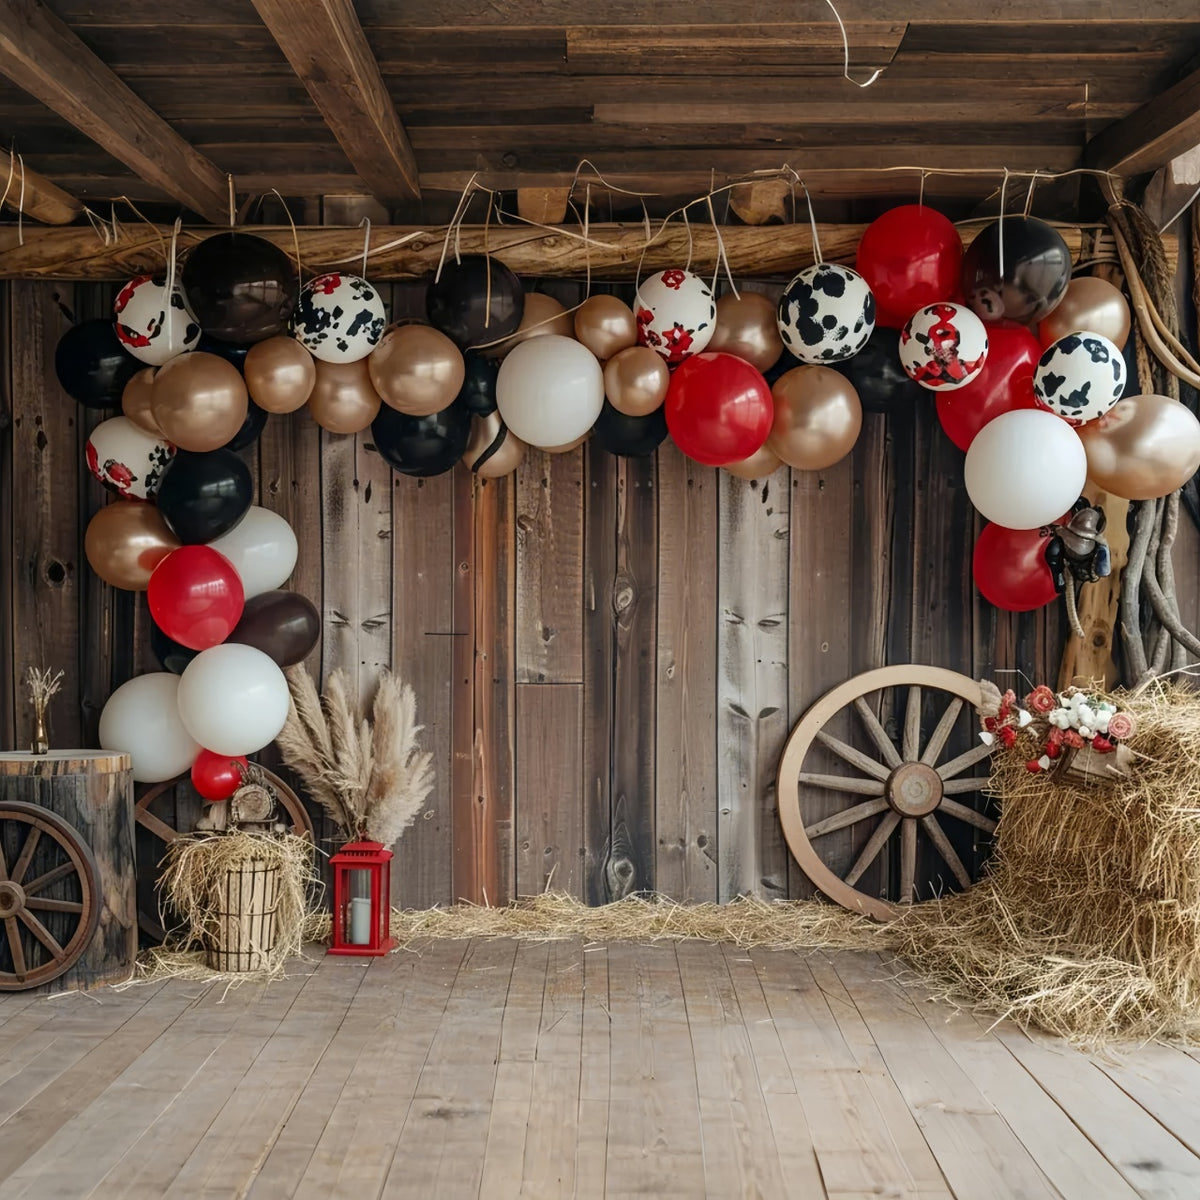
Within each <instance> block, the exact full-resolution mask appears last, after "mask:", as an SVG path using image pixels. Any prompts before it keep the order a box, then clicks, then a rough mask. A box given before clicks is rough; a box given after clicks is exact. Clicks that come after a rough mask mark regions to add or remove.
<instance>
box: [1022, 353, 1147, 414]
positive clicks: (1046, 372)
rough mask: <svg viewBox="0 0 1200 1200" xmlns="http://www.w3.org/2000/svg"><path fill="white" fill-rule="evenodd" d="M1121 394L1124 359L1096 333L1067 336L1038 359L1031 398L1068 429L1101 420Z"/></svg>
mask: <svg viewBox="0 0 1200 1200" xmlns="http://www.w3.org/2000/svg"><path fill="white" fill-rule="evenodd" d="M1124 391H1125V359H1124V358H1122V356H1121V351H1120V350H1118V349H1117V347H1116V346H1115V345H1114V344H1113V343H1112V342H1110V341H1109V340H1108V338H1106V337H1103V336H1102V335H1101V334H1098V333H1085V332H1078V333H1068V334H1067V336H1066V337H1062V338H1059V339H1058V341H1057V342H1054V343H1053V344H1052V345H1051V346H1050V347H1049V349H1048V350H1046V352H1045V353H1044V354H1043V355H1042V357H1041V358H1040V359H1038V365H1037V370H1036V371H1035V372H1034V375H1033V394H1034V395H1035V396H1036V397H1037V398H1038V402H1039V403H1040V404H1042V405H1043V406H1044V407H1046V408H1048V409H1050V411H1051V412H1056V413H1058V415H1059V416H1060V417H1063V418H1064V419H1065V420H1066V421H1068V422H1069V423H1070V424H1072V425H1082V424H1084V423H1085V422H1086V421H1094V420H1095V419H1096V418H1097V417H1102V416H1104V414H1105V413H1106V412H1108V410H1109V409H1110V408H1112V406H1113V405H1114V404H1116V402H1117V401H1118V400H1120V398H1121V394H1122V393H1123V392H1124Z"/></svg>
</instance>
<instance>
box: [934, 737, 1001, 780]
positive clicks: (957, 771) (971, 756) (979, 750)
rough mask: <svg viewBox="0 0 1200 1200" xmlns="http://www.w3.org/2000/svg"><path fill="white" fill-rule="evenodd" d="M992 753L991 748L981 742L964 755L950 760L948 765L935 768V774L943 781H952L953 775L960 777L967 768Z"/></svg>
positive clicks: (943, 764)
mask: <svg viewBox="0 0 1200 1200" xmlns="http://www.w3.org/2000/svg"><path fill="white" fill-rule="evenodd" d="M991 753H992V747H991V746H985V745H983V743H982V742H981V743H980V744H979V745H978V746H974V747H972V748H971V749H970V750H968V751H966V753H965V754H960V755H959V756H958V757H957V758H952V759H951V760H950V761H949V762H948V763H942V765H941V766H940V767H938V768H937V773H938V774H939V775H940V776H941V777H942V778H943V779H953V778H954V776H955V775H961V774H962V773H963V772H964V771H966V770H967V769H968V768H970V767H973V766H974V765H975V764H976V763H977V762H983V760H984V759H985V758H988V757H989V756H990V755H991Z"/></svg>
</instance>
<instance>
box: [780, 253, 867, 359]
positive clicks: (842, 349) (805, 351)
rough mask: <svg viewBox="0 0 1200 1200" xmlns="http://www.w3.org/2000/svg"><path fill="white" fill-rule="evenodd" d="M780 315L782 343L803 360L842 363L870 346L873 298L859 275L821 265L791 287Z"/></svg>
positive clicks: (831, 265) (837, 267)
mask: <svg viewBox="0 0 1200 1200" xmlns="http://www.w3.org/2000/svg"><path fill="white" fill-rule="evenodd" d="M777 316H778V319H779V336H780V337H781V338H783V344H784V345H785V346H786V347H787V348H788V350H790V351H791V353H792V354H794V355H795V356H796V357H797V358H798V359H800V361H801V362H806V363H835V362H842V361H843V360H844V359H847V358H851V357H853V356H854V355H855V354H857V353H858V352H859V351H860V350H861V349H862V348H863V347H864V346H865V345H866V344H867V339H868V338H869V337H870V336H871V333H872V331H873V330H874V328H875V296H874V293H873V292H872V291H871V289H870V287H869V286H868V285H867V281H866V280H865V279H864V278H863V277H862V276H861V275H860V274H859V273H858V272H857V271H852V270H850V268H849V267H839V266H837V265H836V264H834V263H817V264H816V265H815V266H812V267H809V268H808V269H807V270H806V271H801V272H800V274H799V275H797V276H796V278H795V279H793V280H792V282H791V283H789V284H788V285H787V289H786V291H784V293H783V295H782V296H781V297H780V299H779V311H778V314H777Z"/></svg>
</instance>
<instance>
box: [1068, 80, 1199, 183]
mask: <svg viewBox="0 0 1200 1200" xmlns="http://www.w3.org/2000/svg"><path fill="white" fill-rule="evenodd" d="M1197 142H1200V70H1196V71H1193V72H1192V73H1191V74H1190V75H1188V76H1187V77H1186V78H1184V79H1181V80H1180V81H1179V82H1178V83H1177V84H1175V86H1174V87H1171V88H1168V89H1167V90H1166V91H1165V92H1163V93H1162V95H1160V96H1156V97H1155V98H1154V99H1153V100H1150V101H1149V102H1147V103H1146V104H1143V105H1142V106H1141V108H1138V109H1135V110H1134V111H1133V112H1131V113H1130V114H1129V116H1127V117H1124V118H1123V119H1122V120H1120V121H1117V122H1115V123H1114V124H1112V125H1110V126H1109V127H1108V128H1107V129H1104V130H1102V131H1101V132H1100V133H1098V134H1097V135H1096V136H1095V137H1094V138H1092V140H1091V141H1090V142H1089V143H1088V145H1087V151H1086V159H1087V162H1088V165H1089V166H1093V167H1096V168H1098V169H1100V170H1105V171H1113V172H1114V173H1116V174H1118V175H1140V174H1143V173H1144V172H1147V171H1153V170H1156V169H1157V168H1158V167H1161V166H1163V165H1164V164H1166V163H1168V162H1170V161H1171V159H1173V158H1175V157H1176V156H1177V155H1179V154H1183V153H1184V152H1185V151H1187V150H1190V149H1191V148H1192V147H1193V146H1195V145H1196V143H1197Z"/></svg>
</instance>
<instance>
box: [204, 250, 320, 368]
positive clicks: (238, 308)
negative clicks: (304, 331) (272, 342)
mask: <svg viewBox="0 0 1200 1200" xmlns="http://www.w3.org/2000/svg"><path fill="white" fill-rule="evenodd" d="M183 290H184V291H185V292H186V293H187V298H188V302H189V303H190V304H191V306H192V312H194V313H195V314H196V319H197V320H198V321H199V322H200V328H201V329H203V330H204V332H205V333H206V334H208V335H209V337H212V338H217V339H218V340H220V341H223V342H233V343H235V344H237V345H248V344H250V343H251V342H261V341H262V340H263V339H264V338H269V337H274V336H275V335H276V334H280V333H286V332H287V327H288V322H289V321H290V320H291V317H292V309H294V308H295V307H296V298H297V296H298V295H299V292H300V282H299V280H298V278H297V276H296V268H295V267H294V266H293V265H292V260H291V259H290V258H289V257H288V256H287V255H286V254H285V253H284V252H283V251H282V250H280V249H279V247H278V246H275V245H272V243H270V242H268V241H267V240H266V239H265V238H260V237H255V236H254V235H253V234H249V233H218V234H215V235H214V236H212V237H210V238H205V240H204V241H202V242H201V243H200V244H199V245H198V246H197V247H196V248H195V249H194V250H192V251H191V253H190V254H189V255H188V256H187V261H186V262H185V263H184V264H183Z"/></svg>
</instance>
